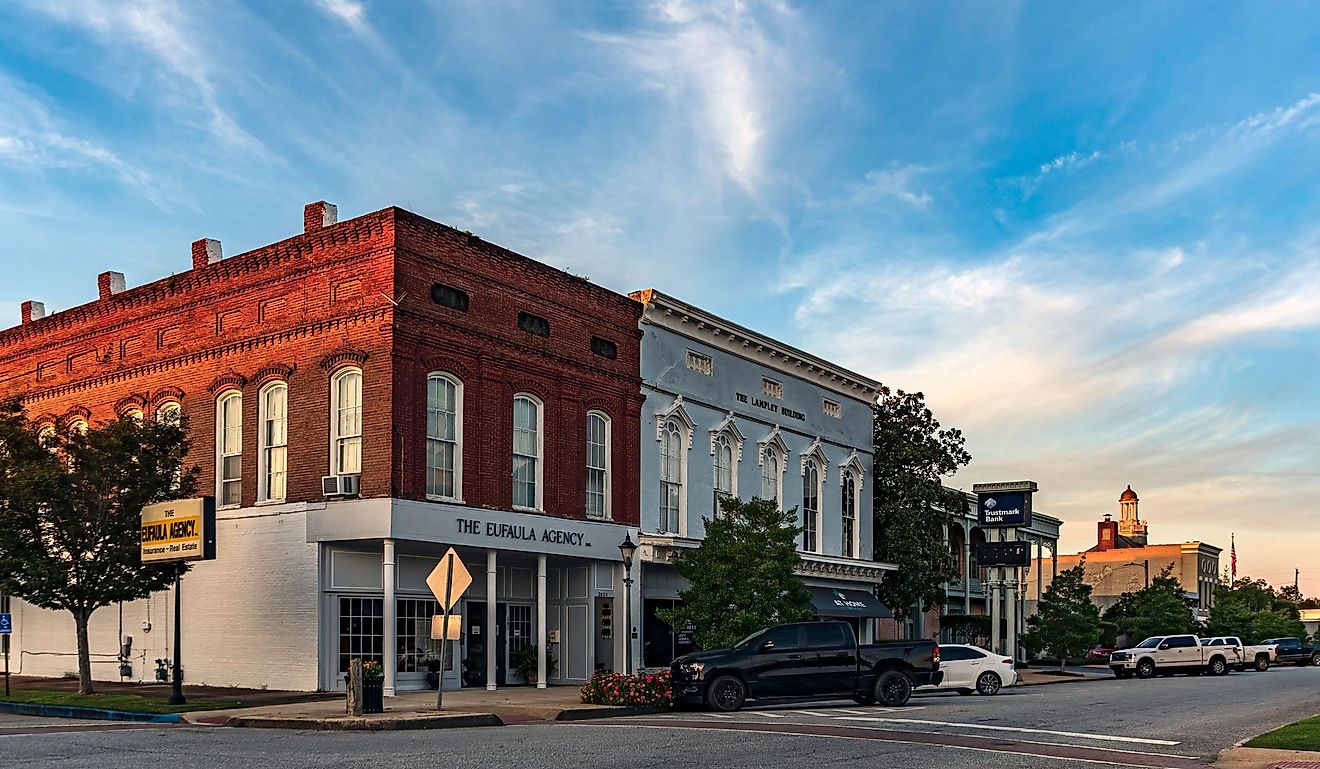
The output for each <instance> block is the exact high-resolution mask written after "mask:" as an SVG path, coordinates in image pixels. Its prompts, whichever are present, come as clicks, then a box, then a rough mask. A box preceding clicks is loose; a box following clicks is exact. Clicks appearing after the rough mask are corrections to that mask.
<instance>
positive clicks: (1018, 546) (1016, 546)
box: [976, 540, 1031, 566]
mask: <svg viewBox="0 0 1320 769" xmlns="http://www.w3.org/2000/svg"><path fill="white" fill-rule="evenodd" d="M1030 564H1031V543H1029V542H1024V541H1019V540H1012V541H1009V542H978V543H977V545H976V565H977V566H1029V565H1030Z"/></svg>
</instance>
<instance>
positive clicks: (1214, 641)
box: [1206, 638, 1224, 646]
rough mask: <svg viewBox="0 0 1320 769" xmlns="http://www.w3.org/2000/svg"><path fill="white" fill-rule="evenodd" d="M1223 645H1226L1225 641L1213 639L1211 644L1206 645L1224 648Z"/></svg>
mask: <svg viewBox="0 0 1320 769" xmlns="http://www.w3.org/2000/svg"><path fill="white" fill-rule="evenodd" d="M1223 645H1224V639H1222V638H1211V639H1210V643H1208V644H1206V646H1223Z"/></svg>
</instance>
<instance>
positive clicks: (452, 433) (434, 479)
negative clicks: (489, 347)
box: [426, 373, 463, 500]
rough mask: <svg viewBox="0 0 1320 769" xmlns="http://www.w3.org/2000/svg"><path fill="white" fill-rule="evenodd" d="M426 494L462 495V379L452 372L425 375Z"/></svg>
mask: <svg viewBox="0 0 1320 769" xmlns="http://www.w3.org/2000/svg"><path fill="white" fill-rule="evenodd" d="M426 496H427V497H430V498H431V499H451V500H458V499H461V498H462V496H463V383H462V382H461V381H459V379H458V378H457V377H454V376H451V375H449V374H442V373H433V374H431V375H429V376H427V378H426Z"/></svg>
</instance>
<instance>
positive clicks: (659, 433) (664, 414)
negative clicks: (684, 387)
mask: <svg viewBox="0 0 1320 769" xmlns="http://www.w3.org/2000/svg"><path fill="white" fill-rule="evenodd" d="M671 419H672V420H675V421H676V422H678V423H679V426H680V427H681V428H682V431H683V448H685V449H687V450H688V451H691V450H692V432H693V430H695V429H696V426H697V423H696V422H694V421H692V415H691V414H688V410H687V406H686V405H684V403H683V396H682V395H680V396H678V397H677V398H675V399H674V402H673V403H671V404H669V406H668V407H667V408H663V409H661V410H660V411H657V412H655V439H656V441H662V440H664V436H665V423H666V422H668V421H669V420H671Z"/></svg>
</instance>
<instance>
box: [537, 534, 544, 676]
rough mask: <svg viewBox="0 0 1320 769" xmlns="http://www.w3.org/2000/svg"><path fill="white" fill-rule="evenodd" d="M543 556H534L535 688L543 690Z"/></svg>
mask: <svg viewBox="0 0 1320 769" xmlns="http://www.w3.org/2000/svg"><path fill="white" fill-rule="evenodd" d="M545 636H546V616H545V556H544V555H538V556H536V688H537V689H544V688H545V645H546V639H545Z"/></svg>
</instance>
